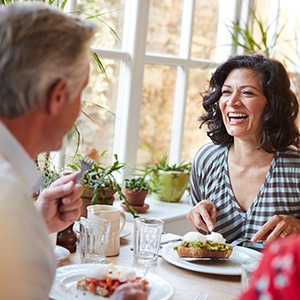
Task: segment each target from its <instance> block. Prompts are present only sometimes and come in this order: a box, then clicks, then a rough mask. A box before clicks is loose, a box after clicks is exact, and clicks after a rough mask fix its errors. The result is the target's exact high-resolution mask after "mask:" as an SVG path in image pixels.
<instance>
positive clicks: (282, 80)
mask: <svg viewBox="0 0 300 300" xmlns="http://www.w3.org/2000/svg"><path fill="white" fill-rule="evenodd" d="M240 68H247V69H251V70H254V71H255V72H257V73H258V74H259V78H260V86H261V88H262V91H263V94H264V96H265V97H266V99H267V105H266V107H265V110H264V113H263V120H262V137H261V142H260V148H261V149H263V150H264V151H266V152H268V153H274V152H276V151H286V150H287V148H288V147H289V146H290V145H294V146H296V147H297V148H298V147H299V136H300V135H299V129H298V127H297V126H296V118H297V114H298V101H297V98H296V96H295V94H294V93H293V92H292V90H291V84H290V80H289V76H288V74H287V71H286V69H285V67H284V66H283V64H282V63H280V62H279V61H277V60H275V59H271V58H267V57H265V56H263V55H260V54H246V55H237V56H234V57H231V58H229V59H228V60H227V61H226V62H225V63H223V64H222V65H220V66H219V67H218V68H217V69H216V71H215V72H214V73H213V75H212V77H211V79H210V82H209V88H208V90H207V91H206V92H205V93H204V94H203V107H204V109H205V111H206V112H205V113H204V114H203V115H202V116H200V117H199V121H200V122H201V124H200V128H201V127H202V125H203V124H207V126H208V130H207V135H208V136H209V137H210V138H211V140H212V141H213V143H215V144H219V145H224V146H225V145H230V144H232V142H233V137H232V136H230V135H229V134H228V133H227V131H226V128H225V125H224V123H223V120H222V115H221V111H220V109H219V103H218V102H219V99H220V97H221V94H222V86H223V84H224V81H225V80H226V78H227V76H228V75H229V73H230V72H231V71H232V70H234V69H240Z"/></svg>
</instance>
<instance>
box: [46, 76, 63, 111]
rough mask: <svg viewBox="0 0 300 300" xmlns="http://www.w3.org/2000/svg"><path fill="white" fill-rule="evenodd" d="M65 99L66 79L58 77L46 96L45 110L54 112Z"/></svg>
mask: <svg viewBox="0 0 300 300" xmlns="http://www.w3.org/2000/svg"><path fill="white" fill-rule="evenodd" d="M65 101H67V81H66V80H64V79H58V80H57V81H56V82H55V83H54V84H53V85H52V86H51V87H50V88H49V91H48V93H47V96H46V104H45V108H46V112H47V113H48V114H51V115H52V114H56V113H57V112H58V111H59V110H60V109H61V106H62V105H63V104H64V103H65Z"/></svg>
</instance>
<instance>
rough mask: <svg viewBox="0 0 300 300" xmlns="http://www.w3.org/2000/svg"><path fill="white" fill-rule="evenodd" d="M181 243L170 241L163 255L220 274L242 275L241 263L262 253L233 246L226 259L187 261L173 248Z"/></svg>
mask: <svg viewBox="0 0 300 300" xmlns="http://www.w3.org/2000/svg"><path fill="white" fill-rule="evenodd" d="M179 244H180V243H170V244H168V245H166V246H165V247H163V249H162V250H161V255H162V257H163V258H164V259H165V260H166V261H167V262H169V263H171V264H173V265H175V266H177V267H180V268H183V269H187V270H191V271H196V272H203V273H209V274H219V275H241V274H242V269H241V263H242V262H244V261H249V260H251V261H257V260H259V259H260V258H261V257H262V254H261V253H260V252H258V251H255V250H253V249H249V248H246V247H239V246H236V247H234V248H233V251H232V254H231V256H230V258H228V259H225V260H197V261H186V260H184V259H182V258H180V257H179V256H178V254H177V252H176V250H174V249H173V247H174V246H177V245H179Z"/></svg>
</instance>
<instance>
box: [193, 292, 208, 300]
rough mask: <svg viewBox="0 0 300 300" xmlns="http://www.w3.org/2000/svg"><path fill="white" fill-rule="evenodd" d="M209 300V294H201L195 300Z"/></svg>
mask: <svg viewBox="0 0 300 300" xmlns="http://www.w3.org/2000/svg"><path fill="white" fill-rule="evenodd" d="M207 299H208V293H207V292H203V291H201V292H199V293H198V294H197V296H196V298H195V299H194V300H207Z"/></svg>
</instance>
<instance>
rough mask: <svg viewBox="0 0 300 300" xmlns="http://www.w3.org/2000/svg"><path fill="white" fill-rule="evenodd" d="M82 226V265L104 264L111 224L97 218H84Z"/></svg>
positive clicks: (80, 224)
mask: <svg viewBox="0 0 300 300" xmlns="http://www.w3.org/2000/svg"><path fill="white" fill-rule="evenodd" d="M79 226H80V259H81V263H104V261H105V258H106V253H107V247H108V238H109V231H110V222H109V221H107V220H106V219H101V218H97V219H95V220H88V219H86V218H82V219H81V220H80V221H79Z"/></svg>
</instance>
